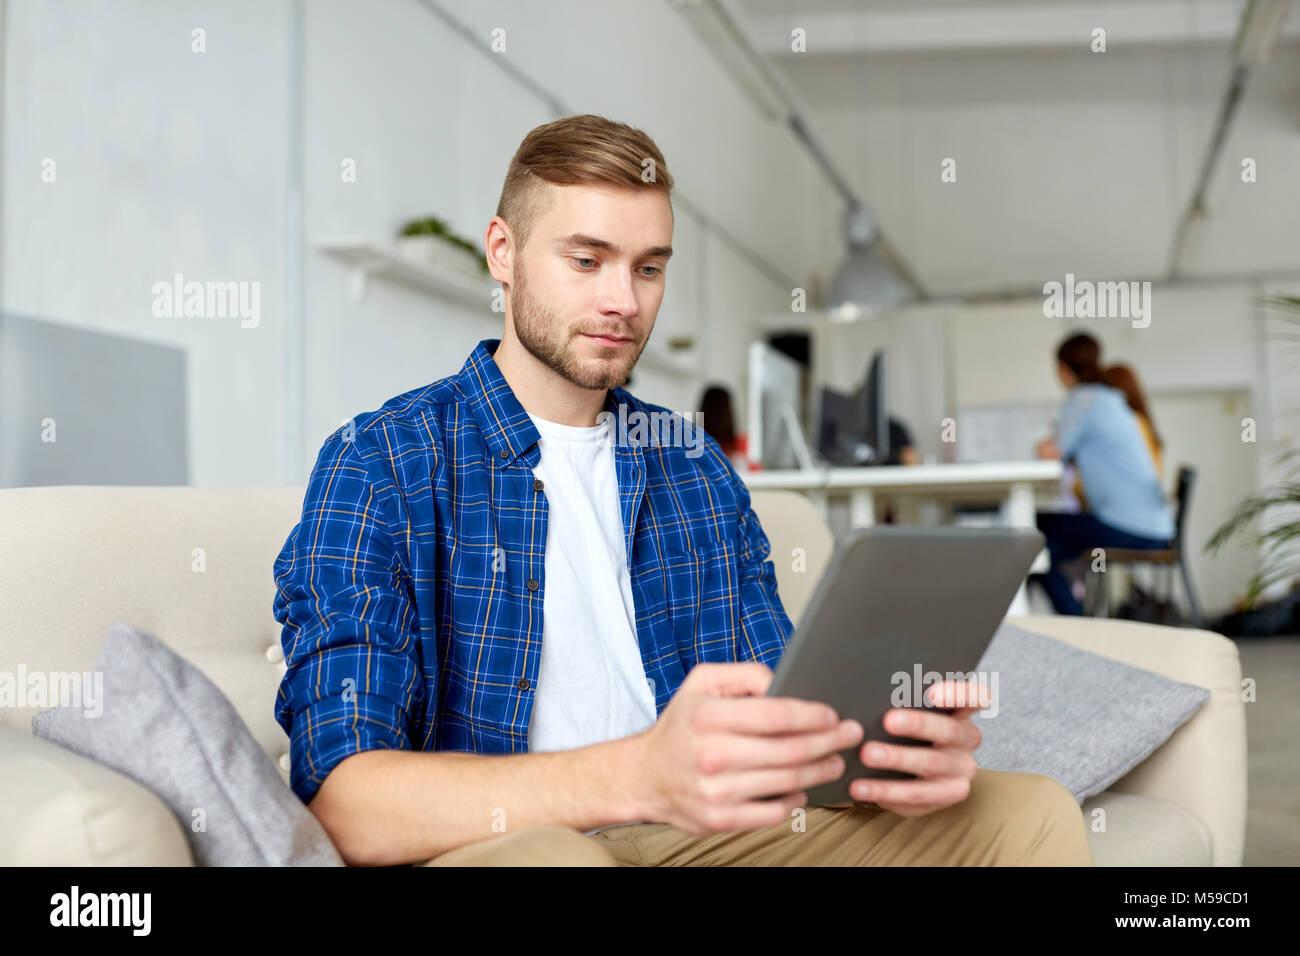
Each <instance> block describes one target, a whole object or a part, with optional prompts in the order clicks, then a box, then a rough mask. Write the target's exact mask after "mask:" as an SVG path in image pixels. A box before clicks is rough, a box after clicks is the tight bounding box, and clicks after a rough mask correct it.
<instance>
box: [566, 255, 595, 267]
mask: <svg viewBox="0 0 1300 956" xmlns="http://www.w3.org/2000/svg"><path fill="white" fill-rule="evenodd" d="M569 260H570V261H571V262H578V263H583V262H590V263H591V264H592V265H595V264H596V260H595V259H593V258H591V257H590V256H569Z"/></svg>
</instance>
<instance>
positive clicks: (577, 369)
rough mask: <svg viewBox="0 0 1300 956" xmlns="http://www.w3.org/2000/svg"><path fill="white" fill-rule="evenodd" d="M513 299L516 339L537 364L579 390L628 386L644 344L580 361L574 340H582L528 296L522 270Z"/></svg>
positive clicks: (513, 291) (519, 270)
mask: <svg viewBox="0 0 1300 956" xmlns="http://www.w3.org/2000/svg"><path fill="white" fill-rule="evenodd" d="M510 298H511V308H512V314H513V318H514V323H515V337H516V338H518V339H519V344H520V345H522V346H523V347H524V350H525V351H527V352H528V354H529V355H531V356H532V357H533V358H535V359H537V361H539V362H541V363H542V364H543V365H545V366H546V367H547V368H549V369H550V370H551V371H553V372H555V373H556V374H557V375H559V376H560V377H561V378H563V379H564V380H565V381H568V382H572V383H573V384H574V385H577V386H578V387H579V388H590V389H600V390H605V389H611V388H620V387H622V386H623V385H626V384H627V379H628V375H630V374H631V372H632V366H634V365H636V360H637V359H638V358H640V357H641V350H642V349H644V348H645V343H644V342H642V343H641V345H640V346H639V347H638V346H637V345H636V344H635V343H633V345H631V346H623V347H622V348H621V349H618V350H617V351H615V352H614V353H613V354H612V355H611V356H610V357H609V358H604V359H599V360H595V361H593V360H589V359H579V358H578V357H577V356H575V355H574V354H573V351H572V342H573V339H575V338H577V337H578V336H577V335H573V336H570V335H569V332H568V330H567V329H566V328H565V326H564V323H563V322H561V321H560V319H559V317H558V316H557V315H556V314H555V313H554V312H552V311H551V310H549V309H548V308H546V306H544V305H542V303H540V302H538V301H537V300H535V299H533V298H532V297H531V296H530V295H529V294H528V286H527V283H526V281H525V279H524V270H523V268H522V267H520V268H519V269H517V270H516V272H515V284H514V288H513V289H512V290H511V293H510ZM591 331H593V332H595V331H598V330H597V329H592V330H591ZM634 349H635V351H633V350H634Z"/></svg>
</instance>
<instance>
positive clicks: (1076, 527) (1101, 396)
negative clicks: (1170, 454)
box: [1037, 333, 1174, 614]
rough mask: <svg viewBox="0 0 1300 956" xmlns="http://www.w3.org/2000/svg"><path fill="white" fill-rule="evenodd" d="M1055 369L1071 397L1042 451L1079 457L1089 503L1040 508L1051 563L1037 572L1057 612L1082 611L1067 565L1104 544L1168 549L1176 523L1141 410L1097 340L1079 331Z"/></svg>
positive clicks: (1050, 455) (1062, 351)
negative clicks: (1108, 377) (1105, 365)
mask: <svg viewBox="0 0 1300 956" xmlns="http://www.w3.org/2000/svg"><path fill="white" fill-rule="evenodd" d="M1056 371H1057V375H1058V377H1059V378H1060V380H1061V384H1062V385H1064V386H1065V388H1066V390H1067V393H1066V399H1065V404H1064V406H1063V407H1062V409H1061V416H1060V422H1059V425H1058V429H1057V435H1056V436H1055V437H1054V438H1049V439H1046V440H1044V441H1043V442H1041V443H1040V444H1039V446H1038V456H1039V457H1040V458H1059V459H1061V460H1062V461H1072V462H1073V463H1074V465H1075V467H1076V468H1077V469H1078V471H1079V476H1080V478H1081V479H1082V481H1083V488H1084V491H1085V492H1086V493H1087V499H1088V508H1089V510H1088V511H1087V512H1086V513H1083V514H1069V513H1056V512H1039V515H1038V528H1039V530H1040V531H1042V532H1043V534H1044V535H1045V536H1046V538H1047V550H1048V554H1049V555H1050V556H1051V568H1050V569H1049V570H1048V571H1047V573H1046V574H1042V575H1038V576H1037V579H1038V580H1039V582H1040V583H1041V584H1042V585H1043V589H1044V590H1045V591H1046V592H1047V596H1048V597H1049V598H1051V601H1052V606H1053V607H1054V608H1055V609H1056V612H1057V613H1058V614H1081V613H1083V609H1082V608H1081V607H1080V605H1079V601H1078V599H1077V598H1076V597H1075V596H1074V594H1073V591H1072V590H1071V588H1070V583H1069V581H1068V579H1067V578H1066V575H1065V572H1064V569H1063V567H1062V565H1064V564H1065V563H1067V562H1069V561H1071V560H1073V559H1074V558H1077V557H1078V556H1079V555H1080V554H1082V553H1084V552H1085V551H1089V550H1090V549H1092V548H1098V547H1100V548H1134V549H1156V548H1166V547H1168V546H1169V540H1170V539H1171V538H1172V537H1173V534H1174V523H1173V517H1172V515H1171V514H1170V511H1169V506H1168V503H1167V502H1166V501H1165V495H1164V491H1163V490H1162V488H1161V485H1160V478H1159V476H1158V474H1157V473H1156V466H1155V461H1154V460H1153V458H1152V455H1151V453H1150V451H1149V450H1148V447H1147V443H1146V440H1145V439H1144V437H1143V432H1142V428H1141V426H1140V425H1139V424H1138V418H1137V415H1136V413H1135V412H1134V411H1133V409H1132V408H1130V407H1129V403H1128V401H1127V399H1126V398H1125V395H1124V393H1123V392H1122V391H1120V390H1119V389H1117V388H1113V387H1112V386H1110V385H1107V384H1106V382H1105V379H1104V376H1103V374H1102V368H1101V346H1100V345H1099V344H1098V342H1097V340H1096V339H1094V338H1093V337H1092V336H1090V335H1087V334H1083V333H1080V334H1077V335H1072V336H1070V337H1069V338H1068V339H1066V340H1065V341H1064V342H1062V343H1061V346H1060V348H1058V349H1057V352H1056ZM1149 420H1150V419H1149V416H1148V422H1149ZM1152 434H1153V435H1154V434H1155V433H1154V429H1153V430H1152Z"/></svg>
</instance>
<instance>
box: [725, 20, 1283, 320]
mask: <svg viewBox="0 0 1300 956" xmlns="http://www.w3.org/2000/svg"><path fill="white" fill-rule="evenodd" d="M726 5H727V7H728V9H730V10H731V11H732V12H733V14H734V15H735V16H736V18H737V20H738V21H739V22H740V24H741V27H742V29H744V30H745V32H746V33H747V35H748V36H749V37H750V40H751V42H752V43H753V44H754V46H755V47H756V48H758V49H759V50H760V51H761V52H762V53H763V54H764V56H765V57H766V59H767V60H768V62H769V63H771V64H772V65H773V66H774V67H775V68H776V69H777V71H778V72H779V74H780V75H781V76H782V77H783V78H784V79H785V80H786V81H787V82H788V84H789V85H790V87H791V88H792V90H793V92H794V94H795V95H796V97H797V98H798V100H799V101H800V103H801V104H802V107H803V112H804V116H805V118H806V119H807V120H808V121H809V123H810V125H811V126H812V128H813V130H814V131H815V132H816V134H817V135H818V136H819V137H820V138H821V139H822V140H823V141H824V143H825V144H826V146H827V148H828V150H829V152H830V154H831V157H832V159H833V161H834V162H835V164H836V165H837V166H838V167H839V169H840V171H841V173H842V174H843V175H844V176H845V178H846V179H847V180H848V182H849V184H850V186H851V187H852V188H853V190H854V191H855V192H857V193H858V195H860V196H861V197H862V198H863V199H865V200H866V201H867V202H868V203H869V204H870V205H871V206H872V207H873V209H874V210H875V211H876V213H877V216H878V218H879V220H880V222H881V225H882V227H883V229H884V230H885V232H886V233H887V234H888V236H889V238H890V240H891V241H892V242H893V244H894V245H895V246H896V247H897V248H898V249H899V251H900V252H901V253H902V254H903V256H904V257H905V258H906V259H907V261H908V263H909V264H910V266H911V267H912V268H913V270H914V271H915V272H916V273H917V274H918V275H919V277H920V279H921V281H922V282H923V284H924V285H925V286H926V288H927V291H928V292H930V293H932V294H973V293H991V292H1002V291H1014V290H1021V289H1033V288H1041V286H1042V284H1043V282H1044V281H1047V280H1048V279H1050V278H1053V277H1057V278H1059V277H1060V276H1061V275H1063V274H1064V273H1065V272H1073V273H1075V274H1076V275H1080V276H1089V275H1090V276H1093V277H1096V278H1107V277H1114V278H1151V279H1160V278H1163V277H1164V276H1165V275H1166V272H1167V268H1168V265H1169V262H1170V253H1171V249H1172V245H1173V240H1174V236H1175V234H1176V231H1177V225H1178V222H1179V221H1180V219H1181V217H1182V213H1183V211H1184V209H1185V208H1186V206H1187V203H1188V200H1189V198H1190V196H1191V193H1192V191H1193V189H1194V186H1195V181H1196V177H1197V175H1198V173H1199V170H1200V166H1201V164H1202V162H1203V159H1204V156H1205V154H1206V152H1207V149H1208V145H1209V139H1210V134H1211V132H1212V130H1213V128H1214V121H1215V117H1216V115H1217V113H1218V111H1219V108H1220V105H1221V102H1222V99H1223V95H1224V91H1225V90H1226V88H1227V83H1228V77H1229V74H1230V72H1231V68H1232V61H1231V55H1230V54H1231V49H1232V39H1233V36H1234V35H1235V29H1236V24H1237V21H1238V19H1239V16H1240V11H1241V9H1242V7H1243V3H1242V2H1241V0H1231V2H1211V0H1128V2H1124V3H1110V2H1093V3H1084V2H1080V0H1074V2H1051V0H999V2H996V3H994V2H989V3H983V2H977V0H871V2H867V0H859V2H852V0H801V2H798V3H794V2H789V0H726ZM795 27H801V28H803V29H804V30H805V31H806V34H807V45H808V50H807V52H803V53H792V52H790V49H789V45H790V31H791V30H792V29H794V28H795ZM1094 27H1102V28H1104V29H1105V30H1106V32H1107V50H1106V52H1105V53H1104V54H1101V53H1094V52H1092V51H1091V50H1090V39H1091V31H1092V29H1093V28H1094ZM1297 38H1300V14H1296V13H1295V12H1294V10H1293V11H1292V13H1291V16H1290V19H1289V22H1288V24H1287V29H1286V31H1285V33H1284V35H1283V40H1282V42H1280V43H1279V44H1278V46H1277V48H1276V49H1275V50H1274V52H1273V56H1272V58H1271V59H1270V60H1269V62H1268V63H1267V64H1266V65H1265V66H1264V67H1262V68H1261V69H1259V70H1258V71H1256V73H1255V74H1254V75H1253V76H1252V78H1251V82H1250V85H1249V87H1248V88H1247V91H1246V94H1245V97H1244V98H1243V101H1242V103H1241V107H1240V109H1239V111H1238V115H1237V116H1236V119H1235V121H1234V124H1233V126H1232V128H1231V130H1230V134H1229V137H1228V139H1227V141H1226V143H1225V146H1224V150H1223V152H1222V154H1221V156H1220V158H1219V161H1218V162H1217V164H1216V167H1215V169H1214V175H1213V177H1212V179H1211V188H1210V191H1209V205H1210V216H1209V218H1208V219H1206V220H1205V221H1203V222H1202V223H1200V224H1199V225H1198V226H1197V227H1196V228H1195V229H1194V230H1193V232H1192V233H1191V234H1190V236H1189V240H1188V243H1187V246H1186V251H1185V253H1184V255H1183V257H1182V258H1181V260H1180V267H1181V272H1182V274H1184V275H1189V276H1194V277H1195V276H1225V277H1226V276H1240V275H1260V274H1277V273H1300V227H1297V226H1296V223H1300V188H1298V187H1297V181H1300V42H1297ZM945 158H953V159H955V160H956V163H957V173H958V175H957V182H956V183H941V182H940V178H939V169H940V163H941V162H942V161H943V160H944V159H945ZM1245 158H1250V159H1252V160H1254V161H1255V163H1256V167H1257V170H1258V178H1257V181H1256V182H1255V183H1250V184H1246V183H1243V182H1242V181H1241V175H1240V169H1241V162H1242V160H1243V159H1245ZM826 213H827V214H828V215H831V216H833V215H834V213H835V210H834V208H828V209H827V210H826ZM841 250H842V242H841V240H840V238H839V237H838V236H828V237H827V244H826V256H827V258H828V259H831V260H837V259H838V257H839V255H840V252H841Z"/></svg>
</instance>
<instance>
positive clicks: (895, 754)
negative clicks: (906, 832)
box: [849, 681, 991, 817]
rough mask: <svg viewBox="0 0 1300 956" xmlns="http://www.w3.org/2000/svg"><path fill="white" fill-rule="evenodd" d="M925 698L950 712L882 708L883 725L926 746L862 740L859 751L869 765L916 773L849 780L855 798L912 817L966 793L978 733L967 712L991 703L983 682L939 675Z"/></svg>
mask: <svg viewBox="0 0 1300 956" xmlns="http://www.w3.org/2000/svg"><path fill="white" fill-rule="evenodd" d="M926 698H927V700H929V702H930V704H931V706H933V707H942V708H945V709H951V710H952V713H951V714H947V713H942V712H939V711H936V710H930V709H921V708H898V707H896V708H894V709H893V710H890V711H889V712H888V713H886V714H885V730H886V731H887V732H888V733H890V734H892V735H894V736H895V737H913V738H916V739H917V740H928V741H930V744H931V746H929V747H918V746H913V745H909V744H891V743H886V742H885V741H882V740H867V741H865V742H864V743H863V745H862V749H861V751H860V752H859V755H860V756H861V758H862V762H863V763H864V764H865V765H866V766H868V767H872V768H881V769H888V770H901V771H904V772H906V773H912V774H915V775H916V779H914V780H880V779H876V778H874V777H859V778H858V779H856V780H854V781H852V783H850V784H849V795H850V796H851V797H853V798H854V799H855V800H862V801H867V802H870V803H872V804H875V805H876V806H878V807H880V808H881V809H884V810H889V811H892V812H893V813H897V814H898V815H899V816H904V817H917V816H923V815H924V814H927V813H933V812H934V811H935V810H942V809H943V808H944V807H950V806H952V805H953V804H957V803H961V802H962V801H963V800H965V799H966V797H967V796H968V795H969V794H970V784H971V780H972V779H973V778H974V776H975V771H976V769H977V765H976V763H975V757H974V756H973V754H974V751H975V748H977V747H978V746H979V745H980V740H981V738H982V735H981V734H980V730H979V728H978V727H976V726H975V724H974V722H973V721H972V720H971V717H972V715H974V714H975V712H976V711H978V710H982V709H983V708H985V707H988V706H989V704H990V703H991V701H990V698H989V691H988V688H987V687H984V686H983V685H981V684H978V683H976V682H967V681H942V682H940V683H936V684H932V685H931V686H930V687H929V688H928V689H927V690H926Z"/></svg>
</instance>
